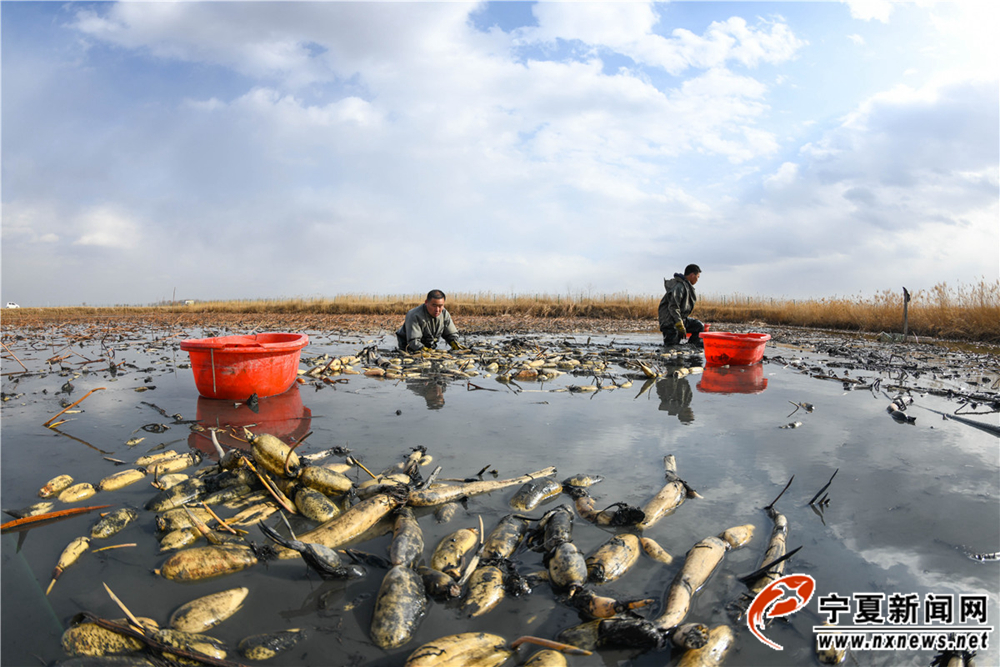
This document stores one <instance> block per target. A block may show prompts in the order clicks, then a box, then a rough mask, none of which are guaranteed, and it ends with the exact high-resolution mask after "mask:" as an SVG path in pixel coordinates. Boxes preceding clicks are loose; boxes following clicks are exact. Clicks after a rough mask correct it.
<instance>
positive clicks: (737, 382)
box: [698, 363, 767, 394]
mask: <svg viewBox="0 0 1000 667" xmlns="http://www.w3.org/2000/svg"><path fill="white" fill-rule="evenodd" d="M765 389H767V378H766V377H764V365H763V364H759V363H758V364H752V365H750V366H706V367H705V371H704V373H702V376H701V381H700V382H699V383H698V391H703V392H707V393H711V394H759V393H761V392H763V391H764V390H765Z"/></svg>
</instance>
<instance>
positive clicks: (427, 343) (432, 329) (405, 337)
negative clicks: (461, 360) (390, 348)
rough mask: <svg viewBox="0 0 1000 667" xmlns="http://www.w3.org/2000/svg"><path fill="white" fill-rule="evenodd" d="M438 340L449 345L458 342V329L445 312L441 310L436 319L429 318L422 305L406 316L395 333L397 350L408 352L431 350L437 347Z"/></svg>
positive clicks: (429, 315)
mask: <svg viewBox="0 0 1000 667" xmlns="http://www.w3.org/2000/svg"><path fill="white" fill-rule="evenodd" d="M440 338H444V339H445V340H446V341H447V342H449V343H450V342H451V341H453V340H458V329H456V328H455V325H454V324H453V323H452V321H451V315H449V314H448V311H447V310H442V311H441V314H440V315H438V316H437V317H431V314H430V313H428V312H427V308H425V307H424V305H423V304H420V305H419V306H417V307H416V308H414V309H412V310H411V311H410V312H408V313H407V314H406V321H405V322H403V326H402V327H400V328H399V331H397V332H396V342H397V344H398V345H399V349H401V350H404V349H405V350H407V351H409V352H416V351H417V350H419V349H420V348H422V347H429V348H431V349H433V348H435V347H437V343H438V339H440Z"/></svg>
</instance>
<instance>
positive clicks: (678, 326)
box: [674, 321, 687, 340]
mask: <svg viewBox="0 0 1000 667" xmlns="http://www.w3.org/2000/svg"><path fill="white" fill-rule="evenodd" d="M674 328H675V329H677V333H679V334H680V335H681V340H683V339H684V338H685V337H687V329H685V328H684V322H683V321H678V322H677V324H675V325H674Z"/></svg>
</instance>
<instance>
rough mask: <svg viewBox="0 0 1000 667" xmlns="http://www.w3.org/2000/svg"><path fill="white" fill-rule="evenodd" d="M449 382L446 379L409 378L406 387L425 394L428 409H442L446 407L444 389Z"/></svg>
mask: <svg viewBox="0 0 1000 667" xmlns="http://www.w3.org/2000/svg"><path fill="white" fill-rule="evenodd" d="M446 386H447V383H446V382H445V381H444V380H439V379H436V378H435V379H431V380H407V381H406V388H407V389H409V390H410V391H412V392H413V393H414V394H417V395H418V396H423V398H424V400H425V401H426V402H427V409H428V410H440V409H441V408H443V407H444V390H445V387H446Z"/></svg>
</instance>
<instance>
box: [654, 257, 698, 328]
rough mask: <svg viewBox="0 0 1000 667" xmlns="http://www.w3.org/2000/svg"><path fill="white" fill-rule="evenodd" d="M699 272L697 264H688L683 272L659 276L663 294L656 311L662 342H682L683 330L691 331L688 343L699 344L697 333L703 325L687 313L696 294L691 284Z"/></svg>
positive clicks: (694, 281)
mask: <svg viewBox="0 0 1000 667" xmlns="http://www.w3.org/2000/svg"><path fill="white" fill-rule="evenodd" d="M699 276H701V269H700V268H698V265H697V264H688V265H687V267H685V269H684V275H681V274H679V273H675V274H674V277H673V278H671V279H670V280H666V279H664V280H663V287H664V289H666V294H664V295H663V298H662V299H660V309H659V312H658V315H659V320H660V333H662V334H663V344H664V345H677V344H678V343H682V342H684V339H685V337H686V336H687V334H689V333H690V334H691V339H690V341H689V343H690V344H691V345H694V346H695V347H703V346H704V344H703V343H702V342H701V338H700V337H699V334H701V332H702V331H704V330H705V325H704V324H702V323H701V322H699V321H698V320H695V319H692V318H690V317H688V316H689V315H690V314H691V311H692V310H694V303H695V301H697V300H698V297H697V296H695V293H694V285H695V283H697V282H698V277H699Z"/></svg>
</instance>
